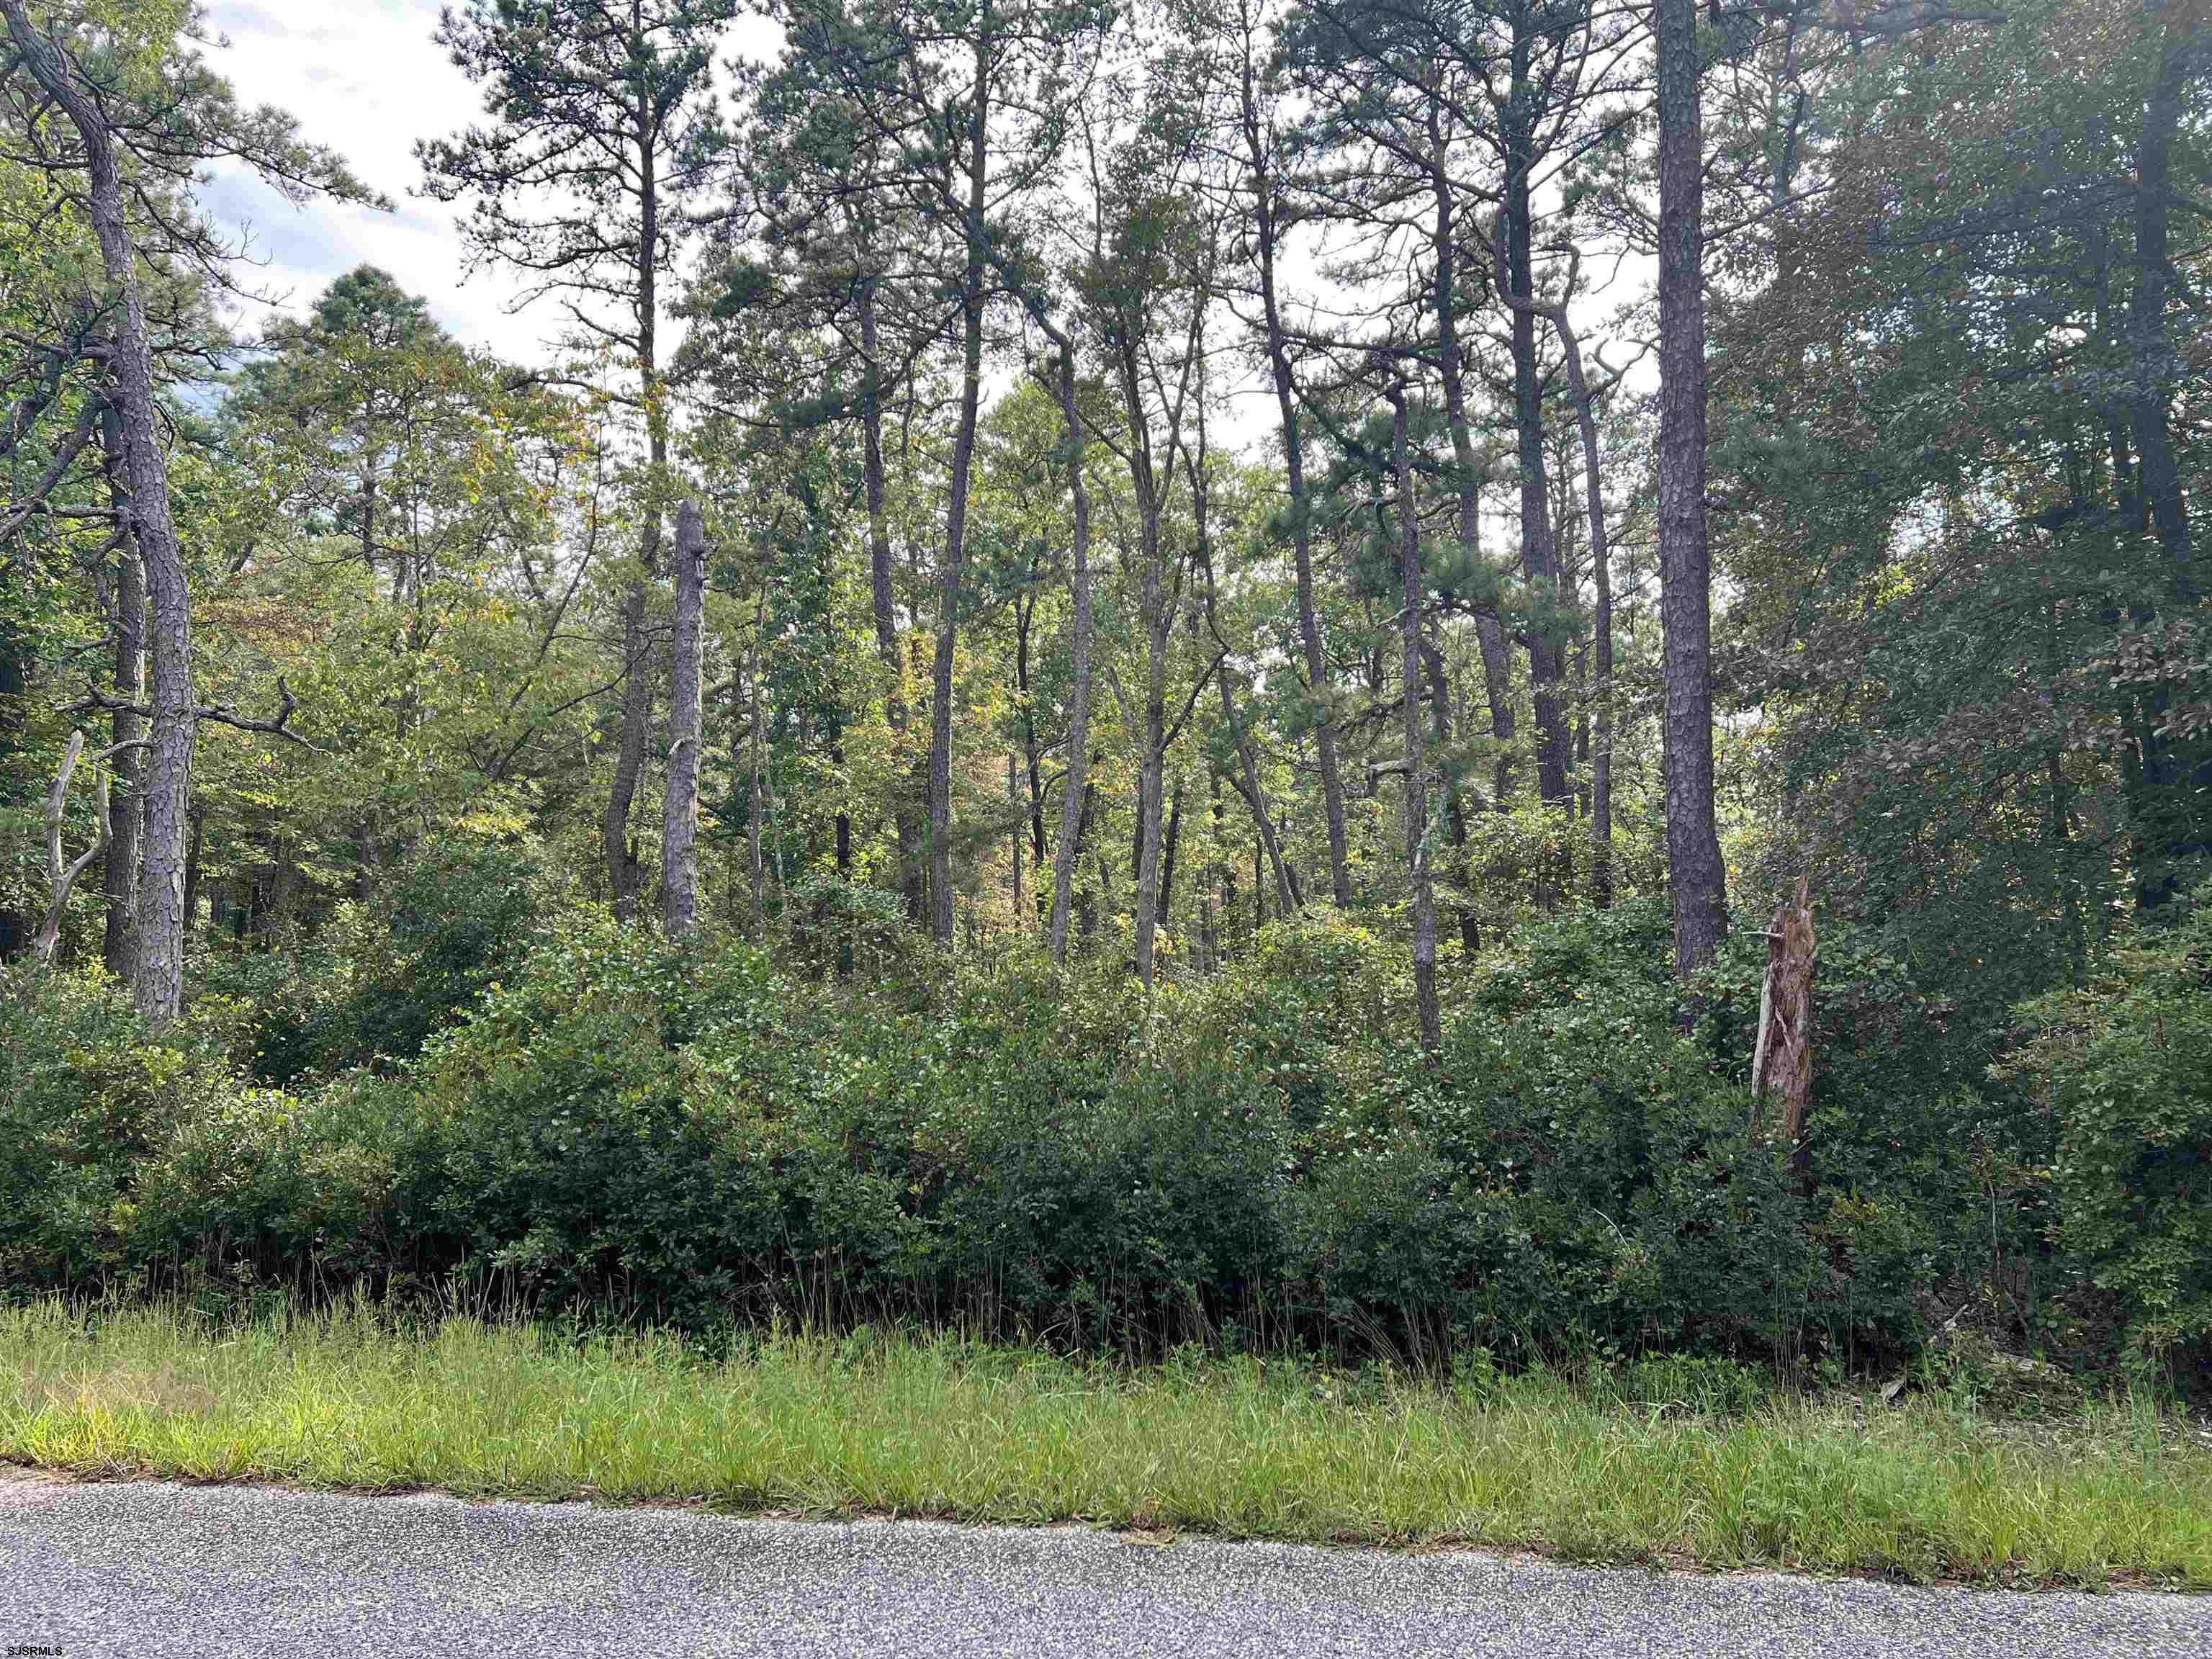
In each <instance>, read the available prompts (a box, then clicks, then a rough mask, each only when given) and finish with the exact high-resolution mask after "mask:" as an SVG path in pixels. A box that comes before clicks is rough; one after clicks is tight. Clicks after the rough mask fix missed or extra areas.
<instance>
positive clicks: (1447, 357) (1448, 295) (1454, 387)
mask: <svg viewBox="0 0 2212 1659" xmlns="http://www.w3.org/2000/svg"><path fill="white" fill-rule="evenodd" d="M1429 144H1430V152H1429V156H1430V168H1429V194H1430V197H1431V203H1432V205H1433V207H1434V212H1433V214H1432V216H1431V221H1430V227H1429V257H1430V258H1431V261H1432V263H1433V264H1435V266H1436V276H1435V278H1434V289H1435V298H1436V307H1437V377H1438V379H1439V380H1441V381H1442V382H1443V392H1444V422H1445V424H1446V426H1447V427H1449V429H1450V432H1451V446H1452V467H1453V470H1454V471H1455V472H1456V473H1457V474H1458V475H1459V480H1458V482H1459V539H1460V545H1461V546H1462V548H1464V549H1465V550H1466V556H1467V557H1468V559H1469V560H1471V561H1475V562H1480V559H1481V557H1482V479H1481V475H1480V466H1479V465H1478V464H1477V462H1476V459H1475V453H1474V430H1473V428H1472V426H1471V425H1470V423H1469V422H1468V412H1467V382H1466V376H1465V375H1464V374H1462V372H1461V370H1460V362H1459V241H1458V235H1457V231H1456V220H1457V213H1456V199H1455V191H1453V189H1452V183H1451V175H1450V174H1449V173H1448V172H1446V171H1445V167H1444V158H1445V147H1444V135H1443V129H1442V127H1441V125H1439V124H1438V121H1437V115H1436V109H1435V106H1434V105H1433V104H1431V106H1430V117H1429ZM1474 627H1475V641H1476V643H1477V645H1478V646H1480V649H1481V653H1482V690H1483V698H1484V701H1485V702H1487V703H1488V704H1489V705H1490V735H1491V737H1492V738H1493V739H1494V740H1495V741H1496V742H1497V744H1498V757H1497V760H1496V762H1495V763H1494V765H1493V767H1492V780H1491V781H1492V787H1493V790H1494V792H1495V800H1494V803H1493V804H1494V805H1496V806H1497V808H1498V811H1504V810H1505V808H1506V806H1507V805H1508V804H1509V802H1510V798H1511V795H1512V792H1513V738H1514V727H1515V725H1516V720H1515V717H1514V708H1513V687H1512V674H1513V666H1512V654H1511V653H1510V651H1508V650H1507V648H1506V644H1505V628H1504V623H1501V622H1499V621H1498V617H1497V615H1496V613H1495V612H1486V613H1483V614H1479V615H1478V616H1477V617H1475V619H1474ZM1446 787H1447V792H1448V793H1447V799H1449V801H1450V802H1451V803H1452V811H1453V813H1454V815H1455V817H1454V822H1455V824H1458V825H1464V823H1465V822H1466V813H1465V811H1464V810H1463V809H1462V808H1461V807H1460V805H1458V793H1459V792H1458V790H1457V788H1456V787H1453V786H1451V785H1450V784H1449V781H1447V785H1446ZM1453 844H1454V845H1455V846H1456V847H1459V848H1465V847H1466V845H1467V837H1466V835H1465V833H1464V831H1463V830H1462V832H1461V833H1460V834H1459V835H1458V836H1456V838H1455V842H1454V843H1453ZM1470 873H1471V872H1462V879H1468V876H1469V874H1470ZM1476 925H1477V924H1476V923H1475V921H1474V916H1473V915H1472V914H1471V913H1469V912H1467V911H1462V913H1461V916H1460V927H1461V930H1462V934H1463V935H1464V934H1465V933H1467V931H1468V929H1470V928H1473V927H1475V926H1476ZM1468 948H1469V949H1473V948H1474V947H1473V946H1472V945H1470V946H1469V947H1468Z"/></svg>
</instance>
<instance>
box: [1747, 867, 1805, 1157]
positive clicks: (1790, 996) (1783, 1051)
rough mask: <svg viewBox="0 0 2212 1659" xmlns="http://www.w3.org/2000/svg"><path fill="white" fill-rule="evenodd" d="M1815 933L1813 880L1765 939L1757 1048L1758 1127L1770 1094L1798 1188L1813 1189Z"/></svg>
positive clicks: (1782, 908)
mask: <svg viewBox="0 0 2212 1659" xmlns="http://www.w3.org/2000/svg"><path fill="white" fill-rule="evenodd" d="M1818 943H1819V941H1818V939H1816V937H1815V935H1814V932H1813V878H1812V877H1811V876H1810V875H1809V874H1808V875H1806V876H1803V877H1801V878H1799V880H1798V883H1797V895H1796V900H1795V902H1791V901H1789V900H1784V902H1782V904H1780V905H1779V906H1778V907H1777V908H1776V909H1775V912H1774V921H1773V925H1772V926H1771V927H1769V928H1768V929H1767V933H1766V975H1765V978H1764V979H1763V980H1762V981H1760V984H1759V1036H1758V1039H1757V1041H1756V1042H1755V1043H1754V1044H1753V1051H1752V1060H1751V1092H1752V1097H1753V1106H1752V1112H1753V1123H1754V1124H1756V1123H1757V1122H1758V1121H1759V1118H1760V1117H1761V1116H1763V1115H1764V1113H1763V1110H1762V1108H1761V1106H1760V1104H1759V1103H1760V1102H1762V1101H1764V1100H1765V1097H1767V1096H1768V1095H1770V1094H1771V1095H1773V1096H1775V1097H1777V1098H1778V1099H1779V1100H1780V1102H1781V1129H1782V1138H1783V1139H1784V1141H1785V1142H1787V1143H1788V1145H1789V1147H1790V1168H1791V1170H1793V1171H1794V1172H1795V1173H1796V1177H1797V1184H1798V1186H1799V1187H1800V1188H1802V1189H1804V1190H1805V1191H1808V1192H1809V1191H1810V1190H1811V1189H1812V1167H1811V1164H1810V1163H1809V1161H1808V1158H1807V1155H1806V1147H1805V1120H1806V1113H1807V1110H1808V1107H1809V1105H1810V1103H1811V1101H1812V1097H1813V969H1814V963H1816V962H1817V960H1818V951H1817V948H1816V947H1817V945H1818Z"/></svg>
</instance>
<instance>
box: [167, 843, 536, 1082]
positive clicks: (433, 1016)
mask: <svg viewBox="0 0 2212 1659" xmlns="http://www.w3.org/2000/svg"><path fill="white" fill-rule="evenodd" d="M551 893H552V881H551V878H550V874H549V872H547V870H546V869H545V867H544V863H543V860H541V859H540V857H539V856H538V854H537V853H536V852H535V851H534V850H533V849H532V848H531V847H530V846H528V845H527V844H526V843H523V842H516V841H512V840H502V839H495V838H489V837H472V836H458V837H449V838H447V839H443V840H440V841H436V842H426V843H424V844H423V845H422V847H421V848H418V849H417V850H416V851H415V852H413V853H411V854H409V856H408V857H407V859H406V860H404V862H403V863H402V864H401V865H400V866H398V868H397V869H396V870H394V871H392V872H390V874H389V875H388V877H387V878H386V879H384V880H383V881H381V882H380V883H379V884H378V886H377V888H376V896H375V898H374V901H373V902H370V903H368V904H352V903H349V904H345V905H342V906H340V907H339V910H338V914H337V918H336V920H335V921H333V922H332V923H331V926H330V927H328V928H327V929H325V932H324V933H322V934H321V935H319V937H317V938H316V939H313V940H312V941H309V942H307V943H305V944H301V945H290V946H289V947H283V948H279V949H277V950H274V951H222V952H219V953H217V954H216V956H215V957H213V958H212V959H211V960H210V963H209V964H208V969H207V989H208V990H209V991H211V992H213V993H215V994H218V995H222V996H226V997H228V998H229V999H231V1000H234V1001H236V1002H239V1003H241V1004H244V1005H245V1006H248V1007H250V1008H251V1009H252V1010H253V1011H254V1018H253V1019H252V1023H251V1024H250V1025H249V1026H248V1027H247V1028H246V1037H247V1039H248V1041H247V1042H246V1045H245V1046H244V1048H242V1050H241V1052H240V1054H239V1060H240V1064H241V1065H244V1066H249V1067H250V1068H251V1069H252V1072H253V1073H254V1075H255V1076H256V1077H258V1078H259V1079H262V1080H263V1081H264V1082H267V1083H273V1084H277V1085H291V1084H295V1083H297V1082H299V1081H300V1080H301V1079H307V1078H313V1077H328V1076H331V1075H334V1074H335V1073H338V1072H341V1071H344V1070H346V1069H348V1068H349V1067H352V1066H371V1067H374V1068H376V1069H379V1070H383V1071H390V1070H392V1068H393V1067H395V1066H398V1065H400V1064H402V1063H404V1062H405V1061H407V1060H411V1059H412V1058H414V1056H415V1055H416V1054H418V1053H419V1052H421V1050H422V1045H423V1043H424V1042H426V1041H427V1040H428V1037H429V1036H430V1035H431V1034H432V1033H433V1032H435V1031H438V1030H443V1029H445V1028H446V1027H447V1026H449V1025H451V1024H453V1022H454V1021H455V1020H456V1019H457V1018H459V1016H460V1015H461V1013H462V1012H464V1011H465V1010H466V1009H467V1008H468V1007H469V1006H471V1004H472V1003H473V1002H475V1000H477V997H478V996H480V995H481V994H483V990H484V988H485V987H487V986H488V985H489V984H490V983H491V982H492V981H494V980H495V979H496V978H498V977H499V975H501V973H503V972H506V971H507V970H508V969H511V968H512V967H513V964H514V963H517V962H519V961H520V959H521V958H522V957H523V955H524V954H525V953H526V951H528V950H529V948H530V946H531V945H532V939H533V936H534V933H535V931H536V928H537V927H538V923H539V921H541V920H542V919H543V918H544V917H545V916H546V915H548V914H549V913H550V910H551V908H552V897H551Z"/></svg>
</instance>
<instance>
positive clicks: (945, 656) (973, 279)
mask: <svg viewBox="0 0 2212 1659" xmlns="http://www.w3.org/2000/svg"><path fill="white" fill-rule="evenodd" d="M990 85H991V41H990V37H989V35H988V33H985V34H983V35H981V36H979V37H978V39H977V40H976V42H975V97H974V99H973V100H972V102H973V106H974V107H973V108H972V109H971V110H970V111H969V121H968V207H967V214H966V220H965V224H966V232H967V266H966V275H965V276H964V278H963V282H962V284H961V295H960V311H961V358H960V419H959V425H958V427H957V428H956V429H955V431H954V434H953V439H952V478H951V489H950V494H949V497H948V499H947V501H946V503H945V569H944V573H943V582H942V587H941V591H940V593H939V601H938V614H937V656H936V660H935V662H934V663H933V667H932V672H931V675H930V695H931V698H932V702H931V705H930V717H929V887H930V892H929V916H930V927H929V931H930V937H931V938H933V939H935V940H936V941H937V943H938V944H939V945H941V946H944V947H945V948H947V949H950V948H951V944H952V650H953V646H954V644H955V643H956V641H957V639H958V635H959V628H960V578H961V570H962V566H963V562H964V560H965V558H966V556H967V551H968V486H969V474H970V472H971V471H973V470H974V466H975V416H976V410H977V407H978V405H979V404H980V403H981V398H982V390H983V266H984V262H985V260H986V259H987V258H988V257H989V249H988V246H987V242H986V238H985V231H984V223H983V209H984V203H985V199H986V198H985V193H984V192H985V185H986V182H987V181H986V177H985V172H984V166H985V161H986V157H987V150H986V140H987V133H988V131H989V128H988V121H989V116H990ZM1070 758H1071V760H1072V759H1073V756H1072V755H1071V757H1070Z"/></svg>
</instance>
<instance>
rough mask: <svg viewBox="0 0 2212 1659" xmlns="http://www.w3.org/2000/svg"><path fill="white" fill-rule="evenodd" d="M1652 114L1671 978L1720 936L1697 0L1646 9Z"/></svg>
mask: <svg viewBox="0 0 2212 1659" xmlns="http://www.w3.org/2000/svg"><path fill="white" fill-rule="evenodd" d="M1653 16H1654V33H1655V36H1656V46H1657V55H1658V65H1657V67H1658V81H1659V87H1658V114H1659V455H1658V473H1659V585H1660V593H1659V614H1660V623H1661V631H1662V635H1663V642H1662V674H1663V678H1664V681H1665V685H1666V727H1665V743H1666V805H1667V875H1668V896H1669V900H1670V902H1671V903H1672V906H1673V909H1674V971H1675V974H1676V975H1677V977H1678V978H1680V979H1681V980H1684V981H1687V980H1688V979H1689V978H1690V976H1691V975H1693V974H1695V973H1696V972H1697V971H1698V970H1699V969H1702V968H1704V967H1705V965H1706V964H1707V963H1710V962H1711V961H1712V959H1713V957H1714V954H1715V953H1716V952H1717V951H1718V950H1719V948H1720V940H1721V934H1722V933H1723V931H1724V930H1725V929H1726V927H1727V926H1728V908H1727V894H1726V875H1725V872H1724V871H1723V866H1722V864H1721V849H1720V836H1719V834H1718V832H1717V829H1716V828H1715V825H1714V819H1713V682H1712V594H1711V569H1710V566H1709V552H1708V548H1707V544H1706V531H1705V238H1704V214H1705V135H1704V116H1703V100H1702V93H1701V88H1700V80H1701V68H1700V64H1699V57H1698V14H1697V5H1696V0H1655V5H1654V13H1653Z"/></svg>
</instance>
